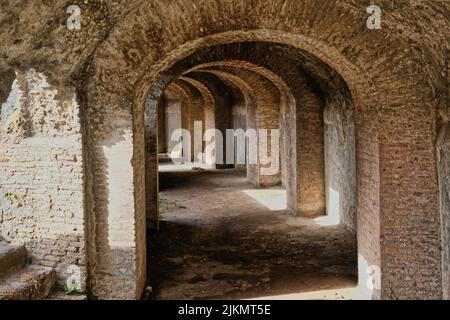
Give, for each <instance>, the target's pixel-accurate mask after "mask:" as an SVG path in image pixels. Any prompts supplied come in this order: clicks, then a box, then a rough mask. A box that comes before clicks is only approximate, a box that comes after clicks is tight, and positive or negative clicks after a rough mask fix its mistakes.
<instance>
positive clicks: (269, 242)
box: [148, 170, 356, 299]
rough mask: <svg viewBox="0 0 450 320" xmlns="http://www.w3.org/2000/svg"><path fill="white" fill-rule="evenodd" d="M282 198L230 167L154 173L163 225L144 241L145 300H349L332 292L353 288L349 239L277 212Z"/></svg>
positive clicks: (353, 252)
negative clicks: (147, 292)
mask: <svg viewBox="0 0 450 320" xmlns="http://www.w3.org/2000/svg"><path fill="white" fill-rule="evenodd" d="M284 194H285V193H284ZM282 195H283V190H282V189H281V188H273V189H256V188H254V187H252V186H251V185H249V184H248V183H247V181H246V178H245V173H242V172H237V171H234V170H218V171H207V170H186V171H178V172H167V170H166V172H160V197H161V203H160V208H161V212H162V218H163V220H162V221H161V225H160V230H159V231H158V232H150V234H149V237H148V239H149V246H148V250H149V255H148V256H149V279H150V285H151V286H152V290H153V294H152V297H153V298H154V299H236V298H238V299H240V298H260V297H269V296H270V297H276V296H281V297H283V295H289V297H293V298H296V297H297V298H301V297H302V296H301V295H300V296H296V295H295V294H297V293H302V292H303V293H304V292H318V291H319V290H330V289H331V291H326V292H327V293H326V294H325V293H322V291H319V292H320V294H319V295H311V296H306V298H309V297H310V298H314V299H346V298H348V297H346V296H345V294H342V293H341V292H340V291H339V290H335V289H337V288H352V287H355V285H356V238H355V235H354V234H353V233H352V232H350V231H348V230H346V229H345V228H343V227H341V226H321V225H319V224H318V223H316V221H318V219H316V220H314V219H303V218H295V217H292V216H291V215H290V214H289V213H288V212H287V211H286V210H280V209H282V208H283V206H280V201H281V202H283V199H282ZM333 290H334V291H333ZM330 292H331V293H330ZM292 294H294V295H292Z"/></svg>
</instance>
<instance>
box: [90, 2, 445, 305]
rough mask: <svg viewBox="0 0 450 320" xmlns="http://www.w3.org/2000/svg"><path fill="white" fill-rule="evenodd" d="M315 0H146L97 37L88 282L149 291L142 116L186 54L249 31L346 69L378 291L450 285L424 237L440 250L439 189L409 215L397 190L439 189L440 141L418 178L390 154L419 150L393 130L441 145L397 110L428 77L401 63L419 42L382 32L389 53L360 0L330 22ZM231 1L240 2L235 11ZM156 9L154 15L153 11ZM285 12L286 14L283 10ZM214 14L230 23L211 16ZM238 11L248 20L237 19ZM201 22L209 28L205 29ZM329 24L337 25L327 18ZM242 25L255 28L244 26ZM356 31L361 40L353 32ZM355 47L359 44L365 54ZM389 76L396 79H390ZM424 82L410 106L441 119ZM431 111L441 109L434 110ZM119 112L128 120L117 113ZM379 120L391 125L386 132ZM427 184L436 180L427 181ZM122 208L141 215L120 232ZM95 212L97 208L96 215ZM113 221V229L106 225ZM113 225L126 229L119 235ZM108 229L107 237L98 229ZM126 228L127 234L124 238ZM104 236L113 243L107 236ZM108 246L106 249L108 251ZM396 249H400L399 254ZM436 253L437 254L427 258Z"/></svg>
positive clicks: (332, 13) (367, 258)
mask: <svg viewBox="0 0 450 320" xmlns="http://www.w3.org/2000/svg"><path fill="white" fill-rule="evenodd" d="M306 3H309V2H307V1H299V2H298V3H297V2H296V3H285V4H284V5H283V4H281V7H282V8H284V9H283V10H282V12H283V14H279V15H278V14H276V13H275V12H278V10H276V9H275V8H279V6H276V5H275V6H273V10H272V11H273V12H272V11H271V9H267V10H268V12H265V13H269V12H272V13H273V14H268V15H267V14H265V15H262V16H264V17H266V18H265V19H260V18H257V16H253V15H250V16H248V15H246V10H245V8H242V7H241V6H239V5H236V4H235V3H233V1H231V2H230V3H227V4H224V5H223V6H220V5H219V4H218V2H214V3H213V4H212V5H211V6H212V9H211V10H212V11H211V12H214V13H213V14H210V13H208V12H207V11H197V9H192V8H190V7H189V6H187V7H186V8H185V9H186V10H184V13H179V14H177V15H175V16H174V17H168V19H165V18H166V17H164V19H161V17H163V16H164V13H167V12H166V10H168V9H169V8H170V9H173V8H172V6H168V7H167V8H165V9H164V6H162V5H161V3H159V2H158V3H156V4H152V5H144V6H143V7H142V8H139V9H138V10H137V11H136V12H133V13H135V14H136V15H135V16H133V17H132V18H131V16H130V17H129V18H128V19H124V21H122V22H120V23H118V24H117V25H116V26H115V28H114V30H112V32H111V33H110V35H109V37H108V39H106V40H105V41H104V42H103V43H102V44H101V45H99V46H98V48H97V50H96V53H95V54H94V55H93V60H92V63H91V69H90V70H91V71H90V78H89V81H88V82H87V103H88V105H89V108H87V110H86V120H87V121H86V128H87V137H88V139H89V140H90V141H92V145H91V146H89V149H88V150H87V159H88V161H87V166H88V168H87V170H88V175H87V176H88V177H87V181H86V186H87V192H88V193H90V195H89V196H88V197H87V204H88V205H87V206H86V207H93V208H94V209H93V211H94V214H93V215H94V216H95V217H96V218H95V221H94V222H92V221H90V222H88V223H87V224H88V228H87V229H88V233H89V234H90V236H89V235H88V239H90V240H88V248H90V249H91V250H90V251H89V252H90V253H89V254H88V255H91V257H90V258H89V259H88V260H90V261H93V260H95V259H94V257H92V253H94V254H95V255H96V256H97V260H96V261H99V263H94V262H92V263H91V266H90V279H91V280H90V281H91V282H92V283H93V284H94V287H95V291H96V294H97V295H98V296H100V297H109V296H111V295H112V296H114V294H118V295H120V296H125V297H136V296H139V295H140V292H141V290H142V287H143V283H144V281H145V275H144V274H145V263H144V262H143V260H144V259H143V256H145V240H143V239H144V238H145V231H144V230H142V228H140V227H139V226H141V225H142V220H143V217H144V216H145V214H144V208H143V206H142V204H141V202H142V201H140V198H141V196H142V194H143V192H144V191H143V190H144V189H145V186H144V184H143V181H144V179H143V177H142V174H141V173H139V172H136V170H134V171H133V167H132V165H131V163H133V164H134V165H136V164H138V163H139V162H140V161H141V160H140V159H142V158H143V155H142V151H140V149H141V147H142V145H143V137H142V134H141V133H140V132H141V130H142V126H143V117H142V115H141V114H142V109H143V106H144V104H145V101H146V100H147V99H148V97H149V95H150V96H151V95H155V96H157V94H156V93H155V92H156V91H158V90H160V91H161V90H162V89H163V88H164V83H168V82H170V80H171V77H167V75H165V74H164V72H165V71H166V70H168V69H169V68H170V67H171V66H173V65H174V64H175V63H176V62H177V61H180V60H181V59H183V58H184V57H187V56H188V55H190V54H192V53H194V52H195V51H196V50H199V49H200V48H201V47H207V46H213V45H221V44H224V43H235V42H244V41H264V42H272V43H279V44H285V45H289V46H291V47H294V48H297V49H299V50H302V51H304V52H307V53H308V54H309V55H311V56H312V57H314V58H315V59H317V60H319V61H322V62H323V63H325V64H326V65H328V66H329V67H330V68H331V69H332V70H335V71H336V72H337V73H338V74H339V75H340V76H341V77H342V78H343V80H344V81H345V83H346V85H347V86H348V88H349V92H350V93H351V97H352V101H353V103H354V106H355V110H356V113H357V120H356V127H357V165H358V182H357V183H358V184H357V186H358V201H359V202H358V209H357V211H358V235H359V236H360V238H362V239H366V240H365V241H359V243H358V246H359V254H360V257H361V258H362V259H363V263H364V264H367V265H375V266H380V267H381V271H382V274H383V277H382V278H381V291H377V292H375V296H378V297H379V296H383V297H418V296H426V297H438V296H439V295H440V294H441V289H442V288H440V287H439V286H438V285H435V283H437V282H439V280H437V279H439V278H440V276H441V273H440V269H439V268H440V258H439V257H438V256H439V253H438V252H436V251H432V252H427V251H426V250H425V249H424V248H423V246H421V244H420V242H422V241H429V242H430V243H432V244H433V245H436V246H435V247H436V248H437V247H439V231H438V230H436V229H439V228H438V225H436V223H435V222H433V220H435V219H434V218H436V217H437V215H438V210H437V206H438V204H437V203H438V201H437V198H436V195H434V196H431V197H430V198H429V200H428V201H426V202H424V203H423V206H421V208H420V209H417V210H418V212H419V211H420V214H417V215H414V218H412V219H410V217H408V216H407V215H406V213H407V212H409V210H408V209H407V207H408V206H407V205H405V207H402V209H399V206H398V204H399V201H400V203H401V204H403V203H406V202H407V201H405V200H398V199H402V197H403V198H410V199H412V200H413V201H422V200H420V199H421V197H423V196H424V195H426V194H433V193H434V194H437V181H436V174H435V173H436V159H435V156H434V155H433V152H434V150H433V152H430V148H429V147H427V149H426V150H425V151H422V152H420V157H421V159H422V161H423V162H424V163H426V167H429V168H430V169H429V172H428V171H427V174H426V178H425V177H424V178H420V179H419V180H416V179H415V177H414V175H413V174H412V172H414V166H415V165H414V164H413V163H412V162H411V163H406V164H403V165H402V166H401V167H399V166H398V164H397V163H396V161H395V160H393V159H392V155H393V153H394V152H395V148H399V149H400V150H403V151H405V152H406V154H407V155H408V156H411V157H412V156H413V155H414V154H415V152H416V151H417V150H418V149H417V148H410V149H402V146H401V139H397V138H395V139H393V140H390V139H391V138H392V136H395V135H396V134H398V135H400V136H401V137H402V138H404V139H406V141H408V142H411V143H414V142H413V140H412V137H413V136H415V137H419V138H420V141H422V142H423V143H425V144H426V145H427V146H428V145H431V143H430V142H429V141H432V140H433V138H434V137H435V134H436V132H435V130H434V129H433V128H431V129H430V127H432V126H423V127H420V125H418V122H415V124H417V126H413V127H409V128H408V129H407V130H406V131H405V130H404V128H403V124H406V123H407V122H408V120H410V119H409V118H408V115H407V113H400V112H396V110H397V109H399V107H398V103H396V101H397V102H398V101H402V99H404V101H409V95H410V94H412V93H413V92H415V88H416V85H417V84H418V83H419V82H420V81H421V80H424V79H425V78H426V76H425V72H424V71H421V70H419V69H414V68H412V69H409V70H407V72H406V76H405V73H404V71H405V70H404V69H402V68H399V66H401V65H403V64H401V63H399V62H400V59H403V61H409V62H417V61H418V58H417V55H416V54H415V53H413V52H408V53H407V55H406V56H405V55H396V54H395V53H396V51H395V50H396V49H395V48H398V47H400V46H399V45H398V44H399V43H401V44H404V43H405V42H406V41H407V39H401V38H395V37H391V38H390V39H389V40H387V41H385V42H384V47H388V45H389V44H393V43H395V42H396V41H397V45H392V47H391V48H390V49H389V50H387V51H386V52H385V53H380V51H379V50H377V48H376V44H374V42H376V40H380V42H381V39H382V38H383V33H382V32H380V33H378V34H376V35H373V36H370V35H369V33H368V32H367V30H363V29H361V28H359V27H355V26H359V25H360V21H359V19H360V18H362V14H352V13H354V12H355V11H356V10H357V9H356V8H354V7H350V6H348V7H345V8H344V7H343V6H342V5H339V4H338V3H337V2H329V3H328V4H327V5H326V7H327V10H324V11H323V13H324V14H325V16H324V17H322V16H321V20H320V21H318V20H316V19H315V17H318V16H319V15H316V14H314V10H315V9H313V6H305V4H306ZM233 5H236V6H235V7H234V8H235V9H233ZM174 6H175V7H182V6H183V4H181V2H180V3H178V2H177V3H176V4H174ZM297 6H298V8H301V10H300V11H301V12H303V13H305V14H304V17H305V19H296V16H297V12H299V11H296V10H295V9H297ZM287 8H288V9H287ZM322 9H323V8H321V10H322ZM148 10H150V11H152V13H151V14H148ZM153 10H154V11H153ZM258 10H264V8H263V6H258V5H257V6H255V11H258ZM154 12H158V14H156V13H154ZM216 13H219V15H218V17H216V18H215V19H212V18H213V17H214V15H215V14H216ZM224 13H229V14H230V17H232V18H231V19H229V21H228V20H225V19H221V16H225V15H223V14H224ZM294 13H295V16H294ZM316 13H317V12H316ZM346 13H348V14H349V18H348V20H347V19H345V20H344V19H339V16H340V15H342V14H346ZM189 15H192V16H198V17H199V19H198V20H196V22H193V20H192V19H188V18H187V17H189ZM291 15H292V16H291ZM169 16H170V15H169ZM281 16H282V17H283V19H281V18H280V17H281ZM258 17H259V15H258ZM129 19H133V22H134V23H129V22H130V20H129ZM213 20H216V21H220V22H219V23H213V22H212V21H213ZM175 21H176V23H175ZM236 21H239V22H238V23H237V24H236ZM363 21H364V20H363ZM127 23H129V25H131V26H134V25H141V26H145V27H148V28H151V27H152V26H155V25H157V26H158V27H159V28H157V30H159V31H158V32H159V34H158V37H157V39H159V42H157V43H156V45H155V43H154V42H152V41H149V40H146V39H145V37H143V36H142V34H140V33H136V34H135V35H133V33H131V32H129V30H127V28H128V27H127ZM198 25H205V26H207V27H206V28H197V26H198ZM325 25H328V26H329V28H321V26H325ZM144 29H145V28H144ZM244 29H245V30H246V31H243V30H244ZM176 31H179V32H178V33H177V32H176ZM174 35H175V36H174ZM170 36H172V38H170ZM350 37H353V38H354V39H356V40H355V41H350V42H348V41H345V40H349V39H350ZM152 40H155V39H154V38H153V39H152ZM374 40H375V41H374ZM179 44H181V45H179ZM355 52H357V53H358V54H357V55H356V54H355ZM388 55H389V56H395V57H397V56H398V58H395V59H390V60H388V61H387V60H386V59H385V58H386V57H387V56H388ZM159 57H163V58H161V59H160V58H159ZM384 75H386V76H384ZM161 76H162V77H161ZM414 76H416V77H414ZM383 79H384V80H386V81H385V82H383V81H382V80H383ZM392 82H394V83H398V84H399V85H400V86H401V87H402V90H399V91H398V92H395V93H392V92H391V91H390V90H389V88H388V86H389V85H391V84H392ZM152 87H153V88H155V87H156V91H155V90H153V89H152V90H153V91H152V92H151V89H150V88H152ZM425 91H426V92H425ZM425 91H424V92H423V93H421V96H420V97H419V98H418V99H417V100H415V101H412V102H411V105H410V108H409V109H408V110H409V114H416V115H418V116H419V118H420V119H423V121H426V123H433V122H432V121H434V120H432V119H433V117H434V114H435V113H436V110H435V109H436V105H435V104H434V102H432V101H431V100H430V99H429V95H430V91H431V90H429V88H428V87H427V88H426V90H425ZM389 98H392V99H389ZM411 106H412V107H411ZM425 109H426V110H427V111H431V112H425V113H427V114H424V112H423V111H424V110H425ZM392 113H395V114H396V115H397V118H396V123H392V122H390V120H389V116H390V115H391V114H392ZM117 118H120V121H119V122H118V123H117V120H116V119H117ZM397 124H398V125H397ZM401 128H403V129H401ZM381 129H382V130H383V132H382V133H380V130H381ZM402 130H403V131H402ZM404 141H405V140H404ZM380 145H381V147H380ZM118 151H122V152H126V153H127V154H128V156H127V157H124V158H123V159H121V163H130V165H127V166H123V167H121V168H120V169H121V170H120V171H121V172H120V174H117V172H116V173H114V174H113V173H112V170H111V169H110V168H116V167H117V165H116V164H115V163H111V161H110V159H109V157H111V156H113V155H114V154H116V152H118ZM380 152H381V154H380ZM97 169H98V170H97ZM398 174H401V175H402V181H401V182H400V183H396V182H393V181H394V180H393V177H395V176H396V175H398ZM116 179H118V180H116ZM121 179H125V180H126V181H127V186H128V187H127V188H125V189H123V190H108V184H109V185H112V183H111V182H116V181H121ZM414 181H415V182H414ZM103 182H105V183H103ZM413 183H415V186H416V187H417V184H419V185H420V187H424V188H421V190H423V191H420V192H419V193H416V195H412V194H413V188H412V185H413ZM122 185H124V184H122ZM427 185H431V187H430V188H428V189H427V190H425V189H426V188H425V186H427ZM96 187H98V188H96ZM392 188H394V189H395V195H396V196H397V197H396V198H394V197H392V196H391V195H390V193H391V190H392ZM93 189H96V194H94V193H93V192H92V190H93ZM98 190H99V191H98ZM435 191H436V192H435ZM123 193H126V194H127V196H125V197H121V200H120V201H119V202H117V201H116V200H114V201H112V199H115V198H116V197H120V196H121V195H122V194H123ZM111 201H112V202H113V203H111ZM116 208H119V209H120V211H121V212H122V213H119V212H118V209H116ZM123 212H133V217H132V221H133V222H132V223H129V227H128V229H126V230H120V232H119V231H117V230H111V227H110V225H109V224H108V222H107V221H108V220H110V219H113V218H114V219H119V220H120V219H124V220H126V219H128V218H130V214H129V213H128V215H125V214H124V213H123ZM87 216H91V215H90V214H89V213H88V214H87ZM105 217H106V219H105ZM430 217H431V218H430ZM392 221H401V223H402V224H404V226H405V227H404V229H402V230H401V232H398V228H396V225H395V224H392V226H389V225H388V224H387V223H388V222H392ZM423 225H426V226H427V227H426V228H425V229H423V228H422V229H421V230H422V231H423V230H425V233H421V234H422V235H423V236H422V238H421V240H420V241H418V240H413V241H411V240H412V237H413V234H414V233H415V232H412V231H411V230H416V228H418V226H423ZM105 229H106V230H108V232H104V230H105ZM112 231H114V232H116V231H117V234H115V233H114V232H112ZM417 231H418V230H417ZM122 233H126V235H127V236H125V237H124V238H125V239H122V238H123V237H122V236H123V234H122ZM435 233H437V235H435ZM98 234H103V235H104V236H97V235H98ZM111 235H112V236H113V237H111ZM381 236H382V237H383V243H382V244H381V243H380V237H381ZM367 237H370V239H367ZM398 237H401V238H402V240H403V241H406V243H407V245H405V246H403V247H401V246H399V245H398V244H397V239H398ZM116 238H117V239H119V238H120V239H122V240H120V241H118V240H117V241H116ZM93 239H96V241H94V240H93ZM102 242H106V245H104V244H102ZM123 243H125V245H123ZM381 246H383V248H384V249H383V250H382V249H381ZM105 247H107V248H108V249H107V250H104V251H102V250H103V249H104V248H105ZM98 249H101V250H100V251H102V252H99V250H98ZM397 253H399V255H398V256H397ZM404 253H408V254H409V255H410V256H411V257H412V258H413V259H414V263H412V264H409V265H408V266H407V267H405V266H406V261H404V259H403V258H401V256H403V257H405V254H404ZM381 254H383V256H381ZM399 259H400V260H399ZM402 259H403V260H402ZM430 260H431V261H433V263H429V261H430ZM399 261H400V263H399ZM126 263H132V264H133V266H134V268H133V269H132V270H131V271H128V272H123V273H120V272H116V271H117V270H120V266H121V265H123V264H126ZM419 271H420V272H425V273H428V274H431V275H432V276H431V277H429V278H427V279H420V281H419V282H418V283H417V284H416V286H415V289H414V290H411V289H409V288H410V287H411V286H412V284H411V283H410V281H409V280H408V278H409V276H412V275H413V274H415V273H417V272H419ZM106 280H108V283H109V288H106V286H105V285H102V283H106ZM125 286H129V287H131V288H134V290H132V292H130V291H127V290H125V289H123V288H124V287H125ZM116 289H117V290H116Z"/></svg>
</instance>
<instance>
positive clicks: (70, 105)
mask: <svg viewBox="0 0 450 320" xmlns="http://www.w3.org/2000/svg"><path fill="white" fill-rule="evenodd" d="M63 107H64V108H65V109H69V110H71V109H72V108H73V104H72V101H64V103H63Z"/></svg>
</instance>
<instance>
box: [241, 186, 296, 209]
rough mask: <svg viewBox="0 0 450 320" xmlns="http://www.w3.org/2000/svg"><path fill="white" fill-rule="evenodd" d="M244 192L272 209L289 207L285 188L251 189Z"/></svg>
mask: <svg viewBox="0 0 450 320" xmlns="http://www.w3.org/2000/svg"><path fill="white" fill-rule="evenodd" d="M242 192H243V193H245V194H246V195H248V196H249V197H251V198H252V199H254V200H256V201H258V202H259V203H260V204H262V205H263V206H264V207H266V208H267V209H269V210H271V211H278V210H285V209H286V208H287V205H286V203H287V200H286V199H287V198H286V197H287V195H286V190H284V189H258V190H255V189H249V190H243V191H242Z"/></svg>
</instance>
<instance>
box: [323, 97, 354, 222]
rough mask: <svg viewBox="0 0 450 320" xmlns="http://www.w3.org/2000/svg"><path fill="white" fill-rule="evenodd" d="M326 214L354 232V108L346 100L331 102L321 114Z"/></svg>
mask: <svg viewBox="0 0 450 320" xmlns="http://www.w3.org/2000/svg"><path fill="white" fill-rule="evenodd" d="M324 122H325V159H326V160H325V186H326V194H327V197H326V198H327V213H328V214H329V215H331V216H333V217H336V218H338V219H339V221H340V222H342V223H344V224H345V225H346V226H348V227H349V228H351V229H352V230H355V229H356V201H357V198H356V151H355V117H354V106H353V104H352V103H351V101H348V99H347V98H346V97H345V96H334V97H332V98H330V99H329V100H328V102H327V105H326V107H325V110H324Z"/></svg>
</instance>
